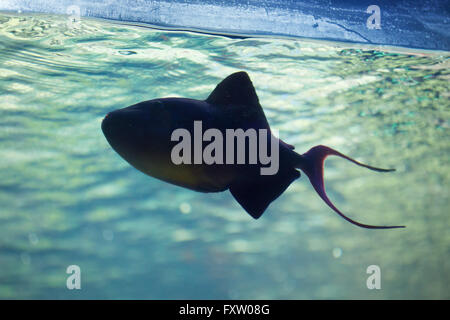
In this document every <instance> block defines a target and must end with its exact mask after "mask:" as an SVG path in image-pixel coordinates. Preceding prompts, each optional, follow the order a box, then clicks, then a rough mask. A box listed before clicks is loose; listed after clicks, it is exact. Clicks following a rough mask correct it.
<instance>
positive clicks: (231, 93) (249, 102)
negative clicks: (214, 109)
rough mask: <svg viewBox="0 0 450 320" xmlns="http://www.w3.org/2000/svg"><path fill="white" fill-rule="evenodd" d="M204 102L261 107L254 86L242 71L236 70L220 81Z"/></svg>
mask: <svg viewBox="0 0 450 320" xmlns="http://www.w3.org/2000/svg"><path fill="white" fill-rule="evenodd" d="M206 102H208V103H211V104H215V105H223V106H227V105H245V106H248V107H258V108H261V106H260V104H259V100H258V96H257V95H256V91H255V88H254V87H253V84H252V82H251V80H250V78H249V76H248V74H247V73H246V72H244V71H240V72H236V73H233V74H231V75H229V76H228V77H226V78H225V79H223V80H222V82H220V83H219V84H218V85H217V87H216V88H215V89H214V90H213V92H211V94H210V95H209V97H208V98H207V99H206Z"/></svg>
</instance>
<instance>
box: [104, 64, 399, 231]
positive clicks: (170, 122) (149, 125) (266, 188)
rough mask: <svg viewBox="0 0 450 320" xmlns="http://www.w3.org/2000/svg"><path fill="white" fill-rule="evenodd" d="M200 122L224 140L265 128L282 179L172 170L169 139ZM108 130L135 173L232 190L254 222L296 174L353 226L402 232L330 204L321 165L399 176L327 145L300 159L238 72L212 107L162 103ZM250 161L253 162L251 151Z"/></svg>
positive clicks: (210, 101)
mask: <svg viewBox="0 0 450 320" xmlns="http://www.w3.org/2000/svg"><path fill="white" fill-rule="evenodd" d="M194 121H202V126H203V129H204V130H207V129H209V128H216V129H218V130H219V131H220V132H222V133H225V131H226V129H238V128H241V129H243V130H247V129H250V128H253V129H255V130H260V129H266V130H267V132H268V134H267V135H268V137H269V139H266V140H265V141H267V146H266V149H268V150H269V151H271V144H270V143H269V142H273V141H276V143H277V144H278V148H279V153H278V154H279V157H278V159H279V160H278V162H279V169H278V172H277V173H276V174H273V175H261V174H260V169H261V167H263V165H262V164H261V163H257V164H228V163H225V164H218V163H213V164H205V163H203V164H186V163H182V164H174V162H173V161H172V158H171V152H172V150H173V148H174V146H175V145H176V144H177V142H176V141H172V140H171V135H172V133H173V132H174V130H176V129H179V128H184V129H186V130H187V131H188V132H190V133H194V135H195V132H194ZM102 130H103V133H104V135H105V137H106V139H107V140H108V142H109V144H110V145H111V146H112V148H113V149H114V150H115V151H116V152H117V153H118V154H119V155H121V156H122V157H123V158H124V159H125V160H126V161H128V162H129V163H130V164H131V165H132V166H134V167H135V168H136V169H138V170H140V171H142V172H144V173H146V174H147V175H150V176H152V177H155V178H158V179H160V180H163V181H166V182H169V183H172V184H175V185H178V186H182V187H185V188H188V189H192V190H195V191H200V192H220V191H225V190H227V189H229V190H230V191H231V194H232V195H233V196H234V198H235V199H236V200H237V201H238V202H239V203H240V204H241V206H242V207H243V208H244V209H245V210H246V211H247V212H248V213H249V214H250V215H251V216H252V217H253V218H255V219H258V218H259V217H260V216H261V215H262V214H263V213H264V211H265V210H266V208H267V207H268V206H269V204H270V203H271V202H272V201H274V200H275V199H276V198H277V197H279V196H280V195H281V194H282V193H283V192H284V191H285V190H286V189H287V187H288V186H289V185H290V184H291V183H292V182H293V181H294V180H295V179H297V178H299V177H300V172H299V171H298V170H296V169H300V170H302V171H303V172H304V173H305V174H306V175H307V176H308V178H309V180H310V182H311V184H312V186H313V187H314V189H315V190H316V192H317V193H318V194H319V196H320V197H321V198H322V199H323V201H325V203H326V204H328V206H330V207H331V208H332V209H333V210H334V211H336V212H337V213H338V214H339V215H340V216H341V217H343V218H344V219H346V220H347V221H349V222H351V223H353V224H355V225H357V226H359V227H363V228H370V229H388V228H402V227H404V226H372V225H367V224H362V223H359V222H356V221H353V220H352V219H350V218H348V217H346V216H345V215H344V214H343V213H341V212H340V211H339V210H338V209H337V208H336V207H335V206H334V205H333V203H332V202H331V201H330V200H329V199H328V197H327V194H326V192H325V188H324V182H323V163H324V160H325V158H326V157H327V156H329V155H335V156H339V157H342V158H344V159H347V160H349V161H351V162H353V163H355V164H357V165H359V166H362V167H365V168H368V169H370V170H375V171H379V172H388V171H394V170H395V169H380V168H375V167H371V166H368V165H366V164H362V163H360V162H358V161H356V160H354V159H351V158H349V157H347V156H345V155H343V154H341V153H339V152H338V151H336V150H333V149H331V148H329V147H326V146H321V145H319V146H315V147H313V148H311V149H310V150H309V151H308V152H306V153H304V154H302V155H300V154H298V153H296V152H294V151H293V149H294V147H293V146H291V145H288V144H286V143H284V142H283V141H282V140H281V139H278V138H276V137H274V136H273V135H272V133H271V132H270V127H269V124H268V122H267V120H266V117H265V115H264V112H263V110H262V108H261V105H260V104H259V101H258V97H257V95H256V92H255V89H254V87H253V84H252V82H251V81H250V78H249V77H248V75H247V73H245V72H237V73H234V74H232V75H230V76H228V77H227V78H225V79H224V80H223V81H222V82H221V83H219V84H218V85H217V87H216V88H215V89H214V91H213V92H212V93H211V94H210V95H209V97H208V98H207V99H206V100H193V99H186V98H162V99H154V100H149V101H144V102H140V103H138V104H135V105H132V106H129V107H127V108H123V109H119V110H115V111H113V112H110V113H108V114H107V115H106V117H105V119H104V120H103V122H102ZM224 135H225V134H224ZM271 139H275V140H271ZM202 147H203V145H202ZM272 149H273V148H272ZM234 151H236V149H235V150H234ZM225 152H227V151H226V150H225ZM235 154H236V153H234V155H235ZM246 156H247V157H248V156H249V151H248V150H246Z"/></svg>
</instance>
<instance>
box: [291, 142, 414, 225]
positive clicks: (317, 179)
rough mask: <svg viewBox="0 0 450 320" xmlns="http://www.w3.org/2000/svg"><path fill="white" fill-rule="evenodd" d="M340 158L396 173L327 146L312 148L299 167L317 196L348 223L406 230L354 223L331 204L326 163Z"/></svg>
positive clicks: (377, 169)
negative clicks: (333, 157) (325, 181)
mask: <svg viewBox="0 0 450 320" xmlns="http://www.w3.org/2000/svg"><path fill="white" fill-rule="evenodd" d="M331 155H333V156H338V157H341V158H344V159H346V160H348V161H351V162H353V163H354V164H356V165H358V166H361V167H364V168H367V169H370V170H373V171H378V172H391V171H395V169H382V168H376V167H372V166H369V165H367V164H364V163H361V162H358V161H356V160H355V159H352V158H350V157H348V156H346V155H344V154H342V153H340V152H338V151H336V150H334V149H332V148H330V147H327V146H322V145H319V146H315V147H312V148H311V149H310V150H308V151H307V152H306V153H304V154H303V155H302V157H303V159H304V160H306V161H304V163H302V165H301V166H300V167H299V169H301V170H302V171H303V172H305V174H306V175H307V176H308V178H309V181H310V182H311V184H312V186H313V188H314V189H315V190H316V192H317V194H318V195H319V196H320V197H321V198H322V200H323V201H325V203H326V204H327V205H328V206H329V207H330V208H331V209H333V210H334V211H335V212H336V213H337V214H339V215H340V216H341V217H342V218H344V219H345V220H347V221H348V222H350V223H352V224H354V225H356V226H358V227H361V228H366V229H396V228H405V226H374V225H368V224H363V223H359V222H357V221H354V220H352V219H350V218H349V217H347V216H346V215H344V214H343V213H342V212H341V211H340V210H339V209H338V208H336V206H335V205H334V204H333V203H332V202H331V200H330V199H329V198H328V196H327V193H326V191H325V184H324V177H323V172H324V162H325V159H326V157H328V156H331Z"/></svg>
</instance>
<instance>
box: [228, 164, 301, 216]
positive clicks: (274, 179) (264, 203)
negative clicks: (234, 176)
mask: <svg viewBox="0 0 450 320" xmlns="http://www.w3.org/2000/svg"><path fill="white" fill-rule="evenodd" d="M299 177H300V172H298V171H297V170H295V169H293V168H289V169H283V170H282V169H280V170H279V171H278V173H277V174H275V175H271V176H270V175H267V176H263V175H258V176H256V177H254V178H253V179H246V180H241V181H237V182H235V183H233V184H232V185H231V186H230V192H231V194H232V195H233V197H234V198H235V199H236V200H237V201H238V202H239V204H240V205H241V206H242V207H243V208H244V209H245V211H247V213H248V214H249V215H251V216H252V217H253V218H254V219H258V218H259V217H260V216H261V215H262V214H263V213H264V211H265V210H266V209H267V207H268V206H269V204H270V203H271V202H272V201H274V200H275V199H276V198H278V197H279V196H280V195H281V194H282V193H283V192H284V191H285V190H286V189H287V187H289V185H290V184H291V183H292V182H293V181H294V180H295V179H297V178H299Z"/></svg>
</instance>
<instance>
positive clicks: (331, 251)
mask: <svg viewBox="0 0 450 320" xmlns="http://www.w3.org/2000/svg"><path fill="white" fill-rule="evenodd" d="M448 58H449V55H448V53H443V52H433V53H430V52H422V51H417V50H409V49H398V48H397V49H394V48H390V49H388V48H384V49H382V48H368V47H358V46H357V45H353V44H338V43H330V42H319V41H307V40H296V41H294V40H280V39H269V38H261V39H229V38H224V37H218V36H212V35H199V34H193V33H185V32H167V31H157V30H152V29H147V28H138V27H131V26H123V25H116V24H111V23H107V22H101V21H95V20H86V19H84V20H82V21H81V23H80V25H79V28H69V27H68V25H67V21H66V18H65V17H60V16H47V15H11V14H2V15H0V95H1V96H0V114H1V117H0V159H1V161H0V207H1V209H0V266H1V267H0V298H43V299H46V298H68V299H70V298H138V299H140V298H149V299H152V298H156V299H161V298H176V299H179V298H186V299H188V298H191V299H197V298H220V299H223V298H237V299H239V298H247V299H258V298H262V299H276V298H282V299H304V298H306V299H310V298H370V299H371V298H374V299H378V298H385V299H388V298H447V299H448V298H450V291H449V289H448V286H447V283H448V282H449V281H450V271H449V270H450V265H449V260H448V255H449V252H450V238H449V234H448V231H447V230H448V228H449V219H448V217H447V215H448V207H449V191H448V190H449V189H448V185H449V169H448V163H449V161H448V160H449V154H450V153H449V152H450V150H449V113H450V112H449V106H450V104H449V77H450V75H449V60H448ZM238 70H245V71H247V72H248V73H249V75H250V77H251V78H252V81H253V83H254V85H255V87H256V90H257V93H258V95H259V98H260V101H261V104H262V106H263V108H264V110H265V112H266V116H267V118H268V120H269V122H270V123H271V125H272V127H273V128H276V129H278V130H279V131H280V136H281V138H282V139H284V140H285V141H287V142H289V143H291V144H294V145H295V146H296V149H297V150H298V151H299V152H304V151H306V150H307V149H309V148H310V147H311V146H313V145H317V144H325V145H330V146H332V147H334V148H336V149H338V150H340V151H342V152H343V153H346V154H349V155H351V156H353V157H355V158H358V159H359V160H361V161H365V162H368V163H371V164H373V165H378V166H382V167H396V168H397V172H395V173H393V174H377V173H373V172H370V171H365V170H363V169H361V168H358V167H354V166H352V165H351V164H349V163H346V162H344V161H342V160H339V159H330V160H328V161H327V163H326V183H327V190H328V192H329V194H330V197H331V198H332V199H333V200H334V201H335V202H336V203H337V205H338V207H340V208H341V209H342V210H343V211H344V212H346V213H348V215H349V216H350V217H352V218H355V219H357V220H359V221H362V222H364V223H369V224H386V225H395V224H406V225H407V228H406V229H405V230H381V231H374V230H363V229H359V228H357V227H355V226H352V225H350V224H348V223H347V222H345V221H344V220H342V219H341V218H339V217H338V216H337V215H336V214H334V213H333V212H332V211H331V210H330V209H329V208H328V207H326V205H325V204H324V203H323V202H322V201H321V200H320V199H319V198H318V196H317V195H316V194H315V192H314V191H313V189H312V187H311V186H310V185H309V182H308V181H307V179H305V177H304V176H303V177H302V178H301V179H300V180H299V181H296V182H294V183H293V185H291V187H290V188H289V189H288V190H287V191H286V192H285V193H284V194H283V195H282V196H281V197H280V198H279V199H278V200H277V201H275V202H274V203H273V204H272V205H271V206H270V207H269V209H268V211H267V212H266V213H265V214H264V215H263V217H262V218H261V219H260V220H257V221H255V220H253V219H252V218H251V217H250V216H248V215H247V214H246V213H245V212H244V211H243V209H241V208H240V206H239V205H238V204H237V203H236V202H235V201H234V199H233V198H232V197H231V195H230V194H229V193H228V192H226V193H220V194H201V193H195V192H191V191H188V190H185V189H181V188H178V187H175V186H172V185H169V184H166V183H163V182H159V181H157V180H155V179H152V178H149V177H147V176H145V175H143V174H141V173H140V172H137V171H136V170H135V169H133V168H131V167H130V166H129V165H127V163H125V162H124V161H123V160H122V159H121V158H119V156H118V155H117V154H116V153H115V152H113V151H112V150H111V148H110V147H109V145H108V144H107V142H106V140H105V139H104V137H103V135H102V132H101V130H100V123H101V120H102V118H103V116H104V115H105V114H106V113H107V112H108V111H111V110H113V109H118V108H122V107H125V106H128V105H131V104H134V103H136V102H139V101H143V100H148V99H152V98H156V97H164V96H185V97H191V98H197V99H203V98H205V97H206V96H207V95H208V94H209V92H210V91H211V90H212V89H213V88H214V87H215V85H216V84H217V83H218V82H219V81H220V80H221V79H222V78H224V77H225V76H227V75H229V74H231V73H233V72H235V71H238ZM72 264H76V265H79V266H80V267H81V270H82V290H80V291H69V290H67V289H66V277H67V274H66V273H65V270H66V268H67V266H69V265H72ZM372 264H376V265H379V266H380V267H381V270H382V290H379V291H378V290H368V289H367V288H366V279H367V276H368V275H367V274H366V268H367V266H369V265H372Z"/></svg>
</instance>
